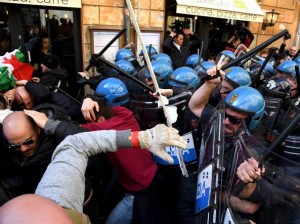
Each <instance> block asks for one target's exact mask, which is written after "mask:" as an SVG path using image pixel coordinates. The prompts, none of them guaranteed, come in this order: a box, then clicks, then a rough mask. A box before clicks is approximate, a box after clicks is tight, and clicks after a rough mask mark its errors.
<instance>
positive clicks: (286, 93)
mask: <svg viewBox="0 0 300 224" xmlns="http://www.w3.org/2000/svg"><path fill="white" fill-rule="evenodd" d="M291 90H292V87H291V84H290V82H289V81H288V80H287V79H286V78H284V77H272V78H270V79H269V80H267V81H266V82H265V83H263V84H262V85H261V92H262V94H263V95H264V96H267V97H276V98H277V97H278V98H281V99H284V100H285V99H288V98H289V97H290V95H291Z"/></svg>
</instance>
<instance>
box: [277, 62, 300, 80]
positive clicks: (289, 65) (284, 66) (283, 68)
mask: <svg viewBox="0 0 300 224" xmlns="http://www.w3.org/2000/svg"><path fill="white" fill-rule="evenodd" d="M296 65H298V64H297V63H296V62H295V61H291V60H286V61H284V62H282V63H281V64H280V65H279V66H278V67H277V70H278V71H279V72H280V73H284V74H285V73H286V74H291V75H293V76H294V77H295V76H296V69H295V66H296Z"/></svg>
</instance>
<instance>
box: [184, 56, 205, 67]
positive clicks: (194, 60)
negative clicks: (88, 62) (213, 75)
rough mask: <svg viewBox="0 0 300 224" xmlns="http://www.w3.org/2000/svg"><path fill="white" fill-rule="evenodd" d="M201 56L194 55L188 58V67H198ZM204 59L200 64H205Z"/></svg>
mask: <svg viewBox="0 0 300 224" xmlns="http://www.w3.org/2000/svg"><path fill="white" fill-rule="evenodd" d="M199 58H200V56H199V54H192V55H190V56H189V57H188V59H187V60H186V66H188V67H191V68H195V67H196V66H197V65H198V62H199ZM203 61H204V60H203V58H201V59H200V62H203Z"/></svg>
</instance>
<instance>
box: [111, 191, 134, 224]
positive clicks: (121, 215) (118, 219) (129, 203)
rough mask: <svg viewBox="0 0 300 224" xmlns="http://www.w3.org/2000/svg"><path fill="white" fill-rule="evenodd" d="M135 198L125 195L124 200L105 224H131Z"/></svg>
mask: <svg viewBox="0 0 300 224" xmlns="http://www.w3.org/2000/svg"><path fill="white" fill-rule="evenodd" d="M133 199H134V196H133V195H131V194H125V196H124V197H123V199H122V200H121V201H120V202H119V203H118V204H117V205H116V207H115V208H114V209H113V210H112V211H111V212H110V214H109V216H108V217H107V219H106V221H105V224H129V223H131V220H132V209H133Z"/></svg>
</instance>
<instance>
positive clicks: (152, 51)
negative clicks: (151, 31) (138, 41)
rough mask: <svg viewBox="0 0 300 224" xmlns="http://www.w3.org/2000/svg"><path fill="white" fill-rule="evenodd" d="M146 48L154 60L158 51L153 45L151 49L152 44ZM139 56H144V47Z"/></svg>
mask: <svg viewBox="0 0 300 224" xmlns="http://www.w3.org/2000/svg"><path fill="white" fill-rule="evenodd" d="M146 50H147V53H148V55H149V58H150V60H153V58H154V56H155V55H157V51H156V49H155V47H153V46H151V49H150V45H149V46H146ZM139 56H142V57H143V56H144V52H143V49H142V50H141V51H140V54H139Z"/></svg>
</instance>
